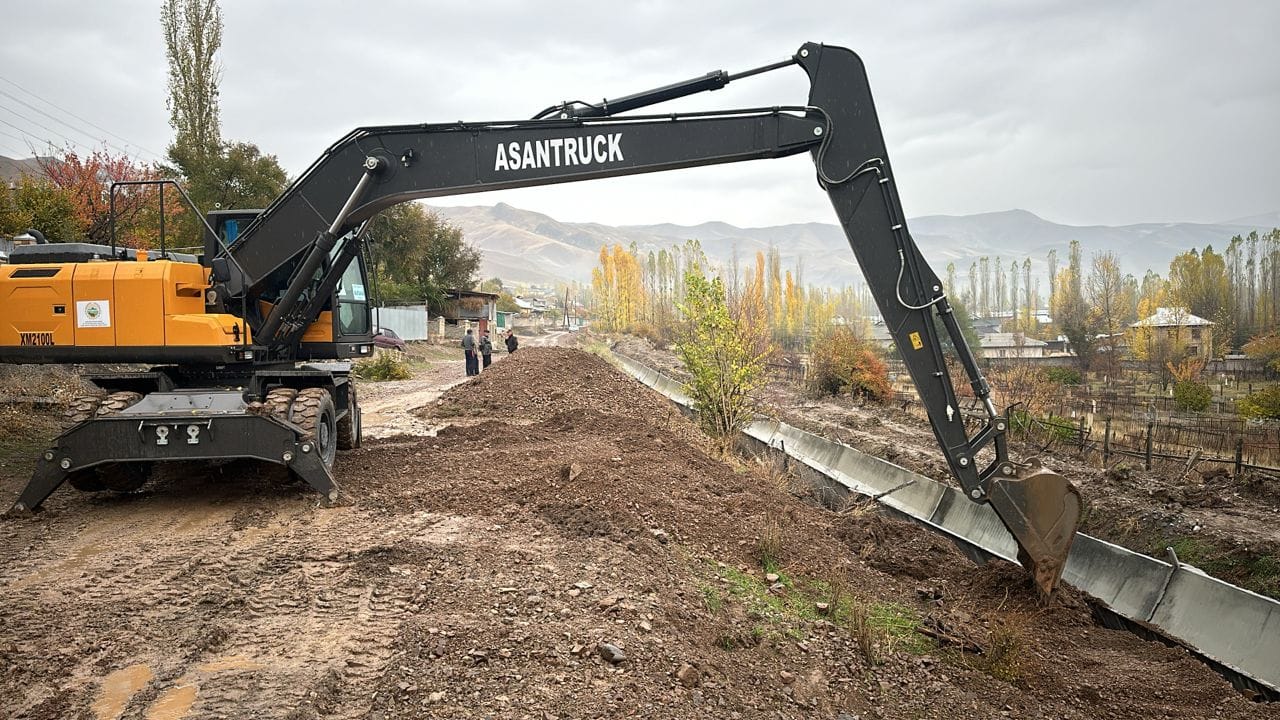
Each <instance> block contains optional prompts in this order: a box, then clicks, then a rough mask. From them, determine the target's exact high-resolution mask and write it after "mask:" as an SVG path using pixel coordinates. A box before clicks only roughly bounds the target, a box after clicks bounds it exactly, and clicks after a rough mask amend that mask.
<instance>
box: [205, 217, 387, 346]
mask: <svg viewBox="0 0 1280 720" xmlns="http://www.w3.org/2000/svg"><path fill="white" fill-rule="evenodd" d="M261 214H262V210H250V209H245V210H214V211H211V212H209V213H207V214H206V216H205V221H206V223H207V225H208V228H207V229H206V232H205V246H204V249H205V254H204V258H205V260H204V262H205V263H206V264H208V265H209V266H210V267H211V268H212V271H211V272H212V277H213V282H214V284H215V286H216V287H221V288H222V292H223V293H225V294H227V295H228V296H230V297H235V296H240V295H242V294H243V293H244V292H245V288H244V287H243V285H242V283H241V282H239V278H240V274H239V273H237V272H236V270H237V268H234V267H233V266H232V265H231V260H230V259H229V257H228V253H227V252H226V249H227V248H229V247H231V246H232V245H234V244H235V242H236V240H237V239H238V238H239V237H240V234H241V233H242V232H243V231H244V229H245V228H247V227H248V226H249V225H250V224H252V223H253V222H254V221H255V220H257V219H258V216H259V215H261ZM354 246H355V247H357V248H358V247H359V245H358V243H356V244H355V245H354ZM342 247H343V246H342V245H338V246H335V247H334V248H333V250H331V251H330V252H329V253H328V255H327V257H326V258H324V262H323V263H322V264H321V266H320V267H319V268H318V269H317V270H316V272H315V273H314V274H313V277H312V284H313V286H314V288H313V292H308V293H304V296H305V299H307V300H308V302H306V303H304V304H310V303H309V296H310V295H312V294H318V293H323V292H324V290H325V288H327V287H328V286H329V285H333V289H332V290H331V291H329V292H328V293H327V295H328V297H327V298H326V299H324V300H321V301H319V302H318V303H317V306H318V312H316V313H315V317H314V320H311V322H309V323H307V324H306V326H305V329H304V330H302V332H301V336H300V337H299V338H298V339H297V341H296V343H295V344H291V349H292V350H293V352H294V353H295V355H294V358H295V359H297V360H336V359H350V358H359V357H363V356H367V355H369V354H370V353H372V352H373V329H372V328H373V314H372V310H371V308H370V305H369V292H368V288H369V287H370V286H369V280H368V270H367V268H366V266H365V256H364V253H361V252H355V253H343V252H342ZM297 266H298V265H297V263H290V264H287V265H285V266H282V267H281V268H279V269H277V270H276V271H275V272H274V273H272V274H271V276H269V277H268V278H267V280H266V282H265V283H264V286H265V287H264V288H263V290H262V291H261V293H260V294H259V295H258V296H257V302H256V307H255V306H247V307H246V308H245V311H244V314H246V315H248V314H249V313H250V312H251V311H254V310H256V313H257V314H256V315H255V316H254V325H259V324H260V323H261V322H262V321H263V319H265V318H266V317H268V316H269V315H270V314H271V312H272V311H273V310H274V309H275V307H276V304H277V302H278V301H279V299H280V297H281V296H282V295H283V294H284V293H285V292H286V291H287V289H288V286H289V281H290V279H291V278H292V276H293V274H294V273H295V272H296V271H297ZM331 275H334V276H336V284H334V283H333V282H329V283H326V282H325V279H326V278H328V277H330V276H331ZM227 307H228V308H229V309H230V311H231V312H236V311H237V306H236V303H235V302H233V301H230V300H228V301H227Z"/></svg>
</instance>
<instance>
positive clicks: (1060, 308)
mask: <svg viewBox="0 0 1280 720" xmlns="http://www.w3.org/2000/svg"><path fill="white" fill-rule="evenodd" d="M1083 272H1084V268H1083V261H1082V260H1081V257H1080V242H1079V241H1078V240H1072V241H1071V249H1070V254H1069V255H1068V261H1067V267H1065V268H1063V269H1062V270H1060V271H1059V272H1058V277H1057V278H1056V279H1054V282H1053V288H1054V294H1053V296H1052V298H1051V300H1050V303H1051V307H1052V312H1053V319H1054V322H1056V323H1057V325H1058V327H1059V328H1061V330H1062V334H1063V335H1066V336H1067V340H1069V341H1070V342H1071V347H1072V348H1073V349H1074V350H1075V353H1076V358H1077V361H1078V362H1079V364H1080V369H1081V370H1087V369H1088V368H1089V363H1090V362H1091V361H1092V360H1093V351H1094V340H1095V336H1096V335H1097V324H1096V316H1095V315H1094V313H1093V312H1092V309H1091V308H1090V307H1089V304H1088V302H1086V301H1085V298H1084V282H1083V278H1082V274H1083Z"/></svg>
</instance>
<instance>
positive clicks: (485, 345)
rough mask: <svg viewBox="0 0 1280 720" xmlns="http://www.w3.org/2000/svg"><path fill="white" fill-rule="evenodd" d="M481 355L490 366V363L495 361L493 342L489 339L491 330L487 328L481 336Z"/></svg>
mask: <svg viewBox="0 0 1280 720" xmlns="http://www.w3.org/2000/svg"><path fill="white" fill-rule="evenodd" d="M480 357H482V358H484V366H485V367H486V368H487V367H489V363H491V362H493V342H492V341H490V340H489V331H488V330H485V331H484V333H482V334H481V336H480Z"/></svg>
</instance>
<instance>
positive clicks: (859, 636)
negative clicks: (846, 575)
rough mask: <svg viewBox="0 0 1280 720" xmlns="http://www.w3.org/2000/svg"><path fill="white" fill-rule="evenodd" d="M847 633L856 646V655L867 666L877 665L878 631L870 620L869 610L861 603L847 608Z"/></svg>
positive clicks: (878, 660)
mask: <svg viewBox="0 0 1280 720" xmlns="http://www.w3.org/2000/svg"><path fill="white" fill-rule="evenodd" d="M848 627H849V634H850V635H851V636H852V637H853V640H854V644H855V645H856V646H857V648H858V655H859V656H861V657H862V661H863V662H864V663H866V664H867V666H868V667H871V666H873V665H878V664H879V663H880V657H879V653H878V645H879V643H878V642H877V641H878V639H879V638H878V636H879V635H880V631H879V630H878V629H877V628H876V626H875V625H873V624H872V622H871V612H870V610H869V609H868V608H867V606H866V605H865V604H863V603H854V604H853V605H852V606H851V607H850V608H849V625H848Z"/></svg>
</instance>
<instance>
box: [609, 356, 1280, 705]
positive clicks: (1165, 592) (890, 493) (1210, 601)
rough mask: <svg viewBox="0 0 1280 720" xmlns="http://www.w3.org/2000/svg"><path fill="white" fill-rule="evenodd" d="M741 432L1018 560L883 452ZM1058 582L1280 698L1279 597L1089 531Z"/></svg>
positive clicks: (987, 525) (792, 434) (652, 373)
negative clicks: (882, 455) (882, 456)
mask: <svg viewBox="0 0 1280 720" xmlns="http://www.w3.org/2000/svg"><path fill="white" fill-rule="evenodd" d="M614 358H615V359H616V360H617V361H618V363H619V364H620V365H621V366H622V368H623V369H625V370H626V371H627V372H628V373H630V374H631V375H632V376H634V377H636V378H637V379H638V380H640V381H641V382H642V383H644V384H645V385H648V386H649V387H651V388H653V389H654V390H657V391H658V392H660V393H662V394H663V395H665V396H667V397H668V398H670V399H671V400H672V401H673V402H675V403H677V404H680V405H682V406H684V407H686V408H687V407H690V406H691V405H692V400H691V399H690V398H689V397H688V395H686V394H685V392H684V390H683V389H682V387H681V384H680V383H679V382H678V381H676V380H674V379H672V378H670V377H668V376H666V375H663V374H662V373H659V372H658V371H656V370H654V369H652V368H649V367H647V366H645V365H643V364H641V363H639V362H637V361H635V360H632V359H631V358H628V357H625V356H622V355H617V354H614ZM743 434H744V436H745V438H746V439H748V440H749V442H751V443H752V444H757V445H759V446H762V447H764V448H768V449H771V450H773V451H775V452H779V453H782V454H783V455H784V456H785V457H787V458H789V459H794V460H795V461H797V462H798V463H801V464H802V465H803V466H804V467H805V468H806V469H807V470H809V472H810V474H812V473H817V474H818V475H820V476H821V477H822V478H825V479H826V480H827V481H828V482H830V483H833V484H834V485H835V486H836V487H837V488H838V489H839V491H841V492H854V493H858V494H861V495H865V496H869V497H872V498H874V499H875V500H876V501H877V502H879V503H880V504H882V505H884V506H885V507H888V508H890V509H892V510H893V511H895V512H896V513H899V514H901V515H904V516H907V517H909V518H911V519H913V520H915V521H916V522H918V523H920V524H922V525H924V526H926V527H928V528H930V529H933V530H934V531H936V532H939V533H942V534H945V535H947V536H948V537H949V538H951V539H952V540H953V541H954V542H956V543H957V544H958V545H960V546H961V548H962V549H965V550H966V551H967V552H968V553H969V554H970V555H971V556H975V557H983V556H985V557H999V558H1002V559H1004V560H1008V561H1009V562H1015V563H1016V562H1017V560H1016V557H1017V545H1016V543H1015V542H1014V540H1013V537H1012V536H1011V535H1010V534H1009V531H1008V530H1006V529H1005V527H1004V524H1003V523H1001V522H1000V519H999V517H997V516H996V514H995V512H994V511H993V510H992V509H991V508H990V506H988V505H979V504H977V503H973V502H970V501H969V500H968V499H967V498H965V497H964V495H963V494H962V493H961V492H960V491H958V490H957V489H955V488H953V487H950V486H948V485H944V484H942V483H939V482H936V481H934V480H931V479H929V478H927V477H924V476H923V475H917V474H915V473H913V472H911V471H909V470H907V469H905V468H902V467H899V466H897V465H894V464H893V463H890V462H888V461H885V460H882V459H880V458H877V457H874V456H871V455H867V454H866V453H863V452H860V451H858V450H855V449H854V448H851V447H848V446H847V445H843V444H841V443H837V442H834V441H831V440H828V439H826V438H823V437H820V436H818V435H814V434H812V433H809V432H805V431H803V430H800V429H799V428H795V427H792V426H790V425H787V424H786V423H783V422H779V421H776V420H756V421H754V422H752V423H751V424H750V425H749V426H747V428H745V429H744V430H743ZM1062 578H1063V581H1064V582H1066V583H1067V584H1069V585H1071V586H1073V587H1075V588H1078V589H1079V590H1082V591H1084V592H1085V593H1088V594H1089V595H1091V596H1092V597H1094V598H1096V599H1097V600H1098V601H1099V602H1101V603H1102V604H1103V605H1105V606H1106V607H1107V608H1108V609H1109V610H1110V611H1111V612H1113V613H1115V614H1116V615H1117V616H1119V617H1121V618H1124V619H1125V620H1127V621H1129V622H1128V623H1124V624H1125V626H1126V627H1129V628H1130V629H1135V630H1139V631H1149V630H1151V629H1154V630H1156V631H1157V634H1159V635H1162V636H1164V637H1165V638H1167V639H1169V640H1172V641H1175V642H1177V643H1179V644H1181V645H1183V646H1185V647H1187V648H1188V649H1190V650H1192V651H1193V652H1194V653H1196V654H1197V655H1199V656H1201V657H1202V658H1203V659H1205V660H1207V661H1208V662H1209V663H1210V665H1212V666H1214V668H1215V669H1217V670H1218V671H1219V672H1222V673H1223V674H1224V675H1226V676H1227V677H1228V678H1229V679H1231V680H1232V682H1233V683H1234V684H1236V685H1237V686H1238V687H1248V688H1251V689H1253V690H1255V691H1257V692H1259V693H1261V694H1262V695H1263V696H1264V697H1267V698H1269V699H1272V700H1280V602H1277V601H1276V600H1273V599H1271V598H1268V597H1264V596H1262V595H1259V594H1257V593H1253V592H1250V591H1248V590H1245V589H1243V588H1239V587H1236V586H1234V585H1231V584H1230V583H1226V582H1223V581H1221V580H1218V579H1217V578H1213V577H1210V576H1209V575H1206V574H1205V573H1204V572H1202V571H1201V570H1199V569H1197V568H1194V567H1192V566H1190V565H1187V564H1185V563H1179V564H1177V565H1176V566H1175V565H1174V564H1171V563H1169V562H1165V561H1163V560H1159V559H1156V558H1153V557H1150V556H1147V555H1143V554H1141V553H1136V552H1133V551H1132V550H1129V549H1127V548H1123V547H1120V546H1119V545H1115V544H1112V543H1109V542H1106V541H1104V540H1100V539H1098V538H1095V537H1091V536H1089V535H1084V534H1077V536H1076V539H1075V542H1074V543H1073V544H1072V546H1071V554H1070V555H1069V556H1068V558H1067V565H1066V567H1065V569H1064V571H1063V574H1062Z"/></svg>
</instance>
